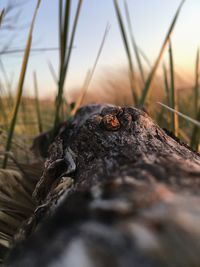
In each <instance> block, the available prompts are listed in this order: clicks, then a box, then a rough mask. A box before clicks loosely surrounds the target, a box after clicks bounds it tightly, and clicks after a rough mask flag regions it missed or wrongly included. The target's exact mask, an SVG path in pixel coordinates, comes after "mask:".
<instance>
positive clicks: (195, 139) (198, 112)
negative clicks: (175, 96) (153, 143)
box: [190, 49, 200, 150]
mask: <svg viewBox="0 0 200 267" xmlns="http://www.w3.org/2000/svg"><path fill="white" fill-rule="evenodd" d="M194 116H195V118H196V119H197V120H198V121H200V108H199V49H198V50H197V56H196V64H195V86H194ZM190 145H191V147H192V148H193V149H195V150H198V146H199V129H198V128H197V127H196V126H194V128H193V131H192V136H191V143H190Z"/></svg>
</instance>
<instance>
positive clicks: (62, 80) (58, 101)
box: [54, 0, 83, 131]
mask: <svg viewBox="0 0 200 267" xmlns="http://www.w3.org/2000/svg"><path fill="white" fill-rule="evenodd" d="M82 2H83V0H79V2H78V6H77V9H76V14H75V18H74V23H73V27H72V34H71V38H70V42H69V49H68V51H67V55H66V60H65V62H64V66H63V69H62V70H61V73H60V79H59V83H58V95H57V99H56V110H55V118H54V131H55V130H56V128H57V126H58V124H59V123H60V110H61V106H62V102H63V87H64V83H65V79H66V76H67V71H68V66H69V61H70V58H71V51H72V47H73V43H74V37H75V33H76V29H77V24H78V19H79V15H80V11H81V6H82Z"/></svg>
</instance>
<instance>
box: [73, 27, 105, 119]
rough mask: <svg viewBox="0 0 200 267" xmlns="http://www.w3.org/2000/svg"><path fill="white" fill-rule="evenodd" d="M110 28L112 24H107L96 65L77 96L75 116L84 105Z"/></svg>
mask: <svg viewBox="0 0 200 267" xmlns="http://www.w3.org/2000/svg"><path fill="white" fill-rule="evenodd" d="M109 30H110V25H109V24H107V26H106V29H105V32H104V35H103V38H102V41H101V44H100V47H99V50H98V53H97V56H96V59H95V61H94V65H93V67H92V70H89V71H88V72H87V75H86V78H85V81H84V84H83V87H82V90H81V92H80V95H79V97H78V98H77V101H76V103H75V106H74V109H73V110H72V112H71V115H72V116H73V115H74V114H75V113H76V111H77V110H78V108H79V107H80V106H81V105H82V103H83V101H84V98H85V96H86V94H87V91H88V88H89V85H90V83H91V81H92V78H93V76H94V72H95V69H96V67H97V64H98V61H99V58H100V56H101V53H102V50H103V47H104V44H105V41H106V38H107V36H108V33H109Z"/></svg>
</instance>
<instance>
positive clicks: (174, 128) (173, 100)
mask: <svg viewBox="0 0 200 267" xmlns="http://www.w3.org/2000/svg"><path fill="white" fill-rule="evenodd" d="M169 68H170V85H171V86H170V107H171V108H172V109H175V110H178V105H177V99H176V98H177V96H176V91H175V86H174V60H173V52H172V45H171V41H169ZM171 129H172V131H173V132H174V134H175V135H176V136H178V115H177V114H176V113H172V117H171Z"/></svg>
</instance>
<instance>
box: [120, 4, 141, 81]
mask: <svg viewBox="0 0 200 267" xmlns="http://www.w3.org/2000/svg"><path fill="white" fill-rule="evenodd" d="M124 7H125V12H126V18H127V23H128V29H129V34H130V37H131V42H132V46H133V50H134V52H135V57H136V60H137V64H138V68H139V71H140V76H141V80H142V82H143V84H144V83H145V75H144V70H143V66H142V62H141V59H140V53H139V51H138V47H137V44H136V41H135V38H134V36H133V29H132V25H131V18H130V14H129V10H128V4H127V2H126V1H124Z"/></svg>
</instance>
